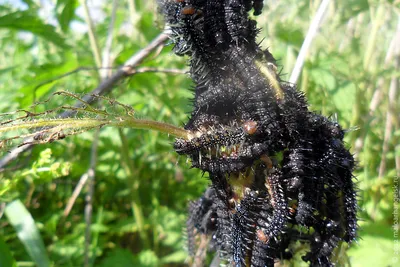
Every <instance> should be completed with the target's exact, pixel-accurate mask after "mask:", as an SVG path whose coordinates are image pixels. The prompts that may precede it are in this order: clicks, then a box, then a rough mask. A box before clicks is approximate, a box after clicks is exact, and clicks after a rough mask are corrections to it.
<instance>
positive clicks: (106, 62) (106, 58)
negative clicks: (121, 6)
mask: <svg viewBox="0 0 400 267" xmlns="http://www.w3.org/2000/svg"><path fill="white" fill-rule="evenodd" d="M117 9H118V0H114V1H113V6H112V11H111V21H110V25H109V27H108V33H107V39H106V44H105V47H104V49H103V60H102V64H101V66H102V67H103V68H106V69H103V70H100V77H101V79H102V80H104V79H106V78H107V77H108V76H110V73H109V70H108V69H107V68H109V67H111V48H112V41H113V35H114V24H115V17H116V14H117Z"/></svg>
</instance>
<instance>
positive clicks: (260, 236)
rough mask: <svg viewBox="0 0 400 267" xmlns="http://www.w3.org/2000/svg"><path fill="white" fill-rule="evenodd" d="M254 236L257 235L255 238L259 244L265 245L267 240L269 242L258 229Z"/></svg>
mask: <svg viewBox="0 0 400 267" xmlns="http://www.w3.org/2000/svg"><path fill="white" fill-rule="evenodd" d="M256 234H257V238H258V239H259V240H260V241H261V242H264V243H267V242H268V240H269V238H268V236H266V235H265V234H264V232H263V231H262V230H261V229H258V230H257V233H256Z"/></svg>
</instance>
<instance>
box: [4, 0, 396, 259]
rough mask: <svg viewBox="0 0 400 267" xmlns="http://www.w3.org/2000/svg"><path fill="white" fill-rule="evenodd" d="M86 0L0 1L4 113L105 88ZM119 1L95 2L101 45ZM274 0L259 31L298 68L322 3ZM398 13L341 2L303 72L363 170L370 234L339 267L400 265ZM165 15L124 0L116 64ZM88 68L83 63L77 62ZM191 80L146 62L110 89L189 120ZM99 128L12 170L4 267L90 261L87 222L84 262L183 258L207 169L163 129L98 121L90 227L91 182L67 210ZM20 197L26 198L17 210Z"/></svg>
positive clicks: (158, 61) (163, 56)
mask: <svg viewBox="0 0 400 267" xmlns="http://www.w3.org/2000/svg"><path fill="white" fill-rule="evenodd" d="M9 2H12V1H9ZM83 2H84V1H66V0H58V1H53V2H52V3H55V4H48V5H49V6H43V5H41V4H40V1H34V0H32V1H24V3H26V5H27V6H26V7H27V8H26V9H25V10H23V8H21V9H19V8H17V7H16V6H13V5H11V4H4V2H2V3H3V4H0V60H1V61H0V62H2V65H1V67H0V99H1V100H2V101H0V112H2V113H5V112H10V111H15V110H18V109H26V108H28V107H29V106H31V105H32V104H33V103H35V102H36V101H45V100H46V99H48V98H49V97H50V96H51V95H52V94H53V93H54V92H56V91H62V90H63V91H69V92H74V93H76V94H78V95H81V94H84V93H86V92H90V91H91V90H93V89H94V88H95V87H96V86H98V84H99V77H101V76H100V74H99V72H100V71H99V70H98V69H97V68H95V67H96V60H95V59H94V56H93V51H94V49H93V44H91V43H90V41H89V38H88V34H87V22H86V20H85V18H84V17H80V16H81V15H80V14H81V13H80V10H82V3H83ZM112 2H113V1H102V2H101V3H103V4H102V5H101V6H98V7H96V8H93V7H92V8H91V9H90V11H91V14H92V16H94V17H95V19H94V22H95V27H94V36H95V37H96V42H97V44H98V46H99V47H100V48H101V51H102V50H103V48H104V47H106V40H107V36H108V34H109V33H108V32H109V25H110V22H111V14H112ZM265 2H266V8H265V10H264V13H263V15H262V16H260V17H259V18H257V20H258V26H259V27H261V28H262V31H261V33H260V41H261V39H262V38H265V39H264V41H263V43H262V45H263V46H264V47H265V48H266V47H269V49H270V51H271V52H272V53H273V54H274V55H275V57H276V58H277V59H278V60H279V62H278V63H279V64H281V65H282V66H283V67H282V68H283V70H282V73H283V74H285V73H290V71H291V70H292V68H293V65H294V63H295V59H296V57H297V53H298V51H299V50H300V47H301V44H302V41H303V39H304V37H305V35H306V33H307V29H308V27H309V25H310V22H311V19H312V17H313V16H314V14H315V11H316V9H317V8H318V5H319V3H320V1H306V0H300V1H294V0H285V1H265ZM47 3H50V2H49V1H47ZM396 3H397V4H396ZM45 10H47V12H48V14H47V15H48V17H46V15H43V14H44V13H43V12H45ZM49 10H50V11H49ZM399 13H400V9H399V6H398V1H376V0H369V1H368V0H351V1H345V0H340V1H331V4H330V7H329V10H328V12H327V14H326V15H325V20H324V23H323V24H322V27H321V29H320V30H319V33H318V34H317V36H316V38H315V40H314V41H313V44H312V46H311V49H310V51H309V52H308V55H307V61H306V63H305V66H304V69H303V72H302V76H301V78H300V81H299V82H298V87H299V89H300V90H302V91H303V92H305V93H306V95H307V98H308V99H309V102H310V105H311V108H312V109H313V110H320V111H321V113H322V114H324V115H327V116H333V117H334V116H336V117H337V119H338V121H339V122H340V123H341V124H342V125H343V126H344V127H347V128H349V129H350V131H349V132H348V133H347V136H346V141H347V143H348V145H349V147H350V148H351V150H352V152H353V153H354V154H355V156H356V158H357V160H358V162H359V164H358V167H357V169H356V171H355V175H356V177H357V179H358V187H359V189H360V191H359V196H360V202H359V203H360V212H359V216H360V218H361V219H362V220H361V221H360V225H361V230H360V232H359V234H360V239H359V240H358V242H357V243H356V244H354V245H353V246H352V247H351V248H350V249H349V251H348V252H347V255H348V256H349V259H347V257H346V256H345V255H346V253H345V252H342V251H340V252H338V258H341V259H340V262H341V263H340V265H343V266H344V265H345V266H348V265H349V263H348V262H350V263H351V266H388V265H390V264H392V266H394V265H396V264H395V262H393V261H392V260H393V258H394V256H395V255H394V250H393V243H394V240H395V238H394V237H393V229H394V228H393V227H395V229H397V230H398V226H397V225H393V224H394V222H395V219H396V217H394V216H397V215H394V214H393V210H394V207H395V205H397V204H398V203H396V202H395V199H396V196H395V191H394V189H393V188H394V187H398V186H399V185H398V182H395V180H394V177H396V175H397V176H398V175H399V169H398V168H399V166H397V170H396V163H395V162H396V159H397V160H398V162H400V160H399V158H400V147H399V145H398V143H399V137H400V130H399V126H400V122H399V119H398V115H397V114H399V113H400V107H399V105H398V100H399V97H398V96H399V93H398V91H399V89H398V88H397V93H395V94H394V98H395V99H390V98H389V92H390V88H391V87H390V86H391V81H392V80H393V79H394V80H396V79H397V80H399V76H400V73H399V71H398V65H397V66H396V63H395V62H396V60H395V56H393V51H392V50H391V47H392V46H393V45H391V43H393V42H396V39H395V38H394V37H395V36H396V27H397V24H398V20H399ZM103 16H104V17H103ZM155 25H162V19H161V17H160V16H159V15H157V12H156V4H155V2H154V1H140V0H136V1H134V0H126V1H119V5H118V8H117V11H116V18H115V25H114V31H113V33H112V40H113V42H112V46H111V56H110V58H111V60H112V62H113V63H112V66H120V65H122V64H123V63H124V62H125V61H127V60H128V59H129V58H130V57H131V56H132V55H133V54H134V53H135V52H138V51H139V50H140V49H142V48H143V47H145V46H146V45H147V44H148V43H149V42H150V41H151V40H152V39H153V38H154V37H156V36H157V35H158V34H159V33H160V31H161V30H162V26H160V27H159V28H157V27H156V26H155ZM82 29H84V30H82ZM397 34H398V31H397ZM398 42H399V41H397V45H399V44H398ZM397 57H399V55H397ZM185 66H186V62H185V59H184V58H178V57H176V56H173V55H172V53H171V46H167V47H165V48H164V49H163V50H161V51H156V52H154V53H152V54H151V55H150V56H149V57H147V58H146V59H145V60H144V62H142V63H141V67H149V68H158V69H185ZM79 67H86V68H83V69H80V70H79V71H76V70H77V68H79ZM66 73H69V75H64V74H66ZM283 78H284V79H285V78H286V79H288V75H286V76H285V75H284V76H283ZM190 86H191V82H190V79H189V77H188V76H187V75H175V74H167V73H162V72H159V73H150V72H149V73H138V74H135V75H133V76H131V77H127V78H126V79H124V80H122V81H121V82H119V83H118V84H117V85H116V86H115V87H114V88H113V91H112V95H111V96H110V97H112V98H115V99H116V100H118V101H119V102H120V103H123V104H125V105H128V106H131V107H132V108H133V109H134V110H135V116H136V118H139V119H153V120H156V121H163V122H166V123H170V124H173V125H177V126H180V125H182V124H183V122H185V121H186V120H187V112H188V111H190V106H189V99H190V98H191V96H192V93H191V92H190ZM397 86H398V85H397ZM392 97H393V96H392ZM390 101H391V102H390ZM106 102H107V101H105V103H104V105H102V106H97V107H96V108H98V109H99V110H103V109H105V110H106V111H107V112H110V113H112V112H114V111H115V106H112V105H111V106H110V105H107V103H106ZM73 104H74V101H73V99H70V98H67V97H58V98H51V100H50V101H48V102H46V103H45V104H44V105H36V106H34V111H35V112H43V111H44V110H50V109H56V108H58V107H60V106H67V105H73ZM55 116H56V115H54V114H53V115H52V118H54V117H55ZM388 121H390V122H391V127H389V128H388V127H387V122H388ZM94 136H95V135H94V134H93V132H85V133H83V134H81V135H79V136H72V137H68V138H66V139H63V140H60V141H57V142H54V143H52V144H46V145H40V146H36V147H34V149H33V150H32V151H31V152H27V153H24V154H23V155H21V156H20V157H19V158H18V159H17V160H16V161H14V162H13V163H12V164H11V165H10V166H7V168H6V169H5V170H2V172H1V173H0V202H2V203H4V205H2V204H1V203H0V225H1V227H0V255H1V257H0V266H1V267H2V266H13V264H14V266H15V265H16V266H22V265H24V264H27V263H28V264H29V263H32V264H34V263H36V264H37V263H38V259H40V258H43V259H46V258H48V259H49V260H48V262H50V263H48V262H46V260H44V262H45V264H47V265H51V266H83V265H84V262H85V252H84V251H85V231H86V227H89V230H90V233H91V239H90V243H89V244H86V245H87V246H88V256H89V262H88V264H86V266H89V265H90V266H104V267H106V266H183V265H184V262H185V258H186V252H185V249H184V247H185V240H184V234H183V227H184V225H185V216H186V207H187V203H188V201H189V200H192V199H196V198H198V197H199V196H200V195H201V193H202V192H203V191H204V189H205V187H206V186H207V184H208V181H207V179H206V178H204V177H202V174H201V173H199V172H198V171H197V170H194V169H189V168H188V164H186V162H185V161H186V159H184V158H179V156H178V155H177V154H176V153H174V152H173V149H172V145H171V143H172V142H173V139H172V138H171V137H168V136H167V135H165V134H161V133H158V132H149V131H144V130H134V129H122V130H118V129H113V128H104V129H101V131H100V134H99V143H98V147H97V155H98V158H97V164H96V168H95V183H94V195H93V211H92V214H93V216H92V220H91V223H90V225H87V222H86V219H85V216H84V211H85V207H87V206H86V201H85V194H88V192H89V189H88V186H87V185H86V186H84V187H83V190H82V192H81V194H80V195H79V196H78V198H77V199H76V201H75V202H74V205H73V206H72V209H71V211H70V212H69V214H68V216H65V214H66V213H64V209H65V207H66V206H67V204H68V202H69V201H70V198H71V196H72V194H73V191H74V189H75V188H76V186H77V185H78V184H79V181H80V179H81V176H82V175H83V174H85V173H86V172H87V170H88V168H89V166H90V161H91V157H92V153H91V150H92V144H93V142H94V140H95V137H94ZM5 155H7V153H4V154H3V156H5ZM13 201H14V202H13ZM15 201H17V202H15ZM18 201H20V202H18ZM15 203H19V204H18V206H17V208H18V209H17V208H13V209H12V210H11V208H10V206H11V207H13V205H15ZM5 204H7V205H5ZM4 207H7V208H6V210H7V212H6V213H7V216H4V215H3V214H4ZM18 212H21V213H23V215H24V216H25V217H22V215H21V217H20V215H18V216H17V217H18V218H19V220H20V221H21V223H31V225H36V228H35V227H32V228H31V229H32V231H35V230H34V229H37V232H36V233H35V238H34V239H32V240H31V241H32V242H33V241H35V240H36V241H37V242H39V243H40V242H41V241H39V240H43V243H44V246H42V247H41V245H39V246H38V248H41V249H42V250H41V251H39V252H38V251H32V250H31V248H30V247H31V246H29V245H26V244H27V243H26V240H24V237H23V236H21V233H20V232H19V230H18V229H20V228H17V229H16V228H14V227H13V226H15V220H14V219H13V218H15V217H12V216H13V214H14V216H16V214H18ZM10 216H11V217H10ZM23 218H27V219H26V220H25V219H23ZM29 218H30V219H29ZM32 220H34V222H33V221H32ZM39 233H40V235H39ZM343 250H344V249H343ZM3 255H4V256H3ZM342 255H343V256H342ZM14 259H15V260H14ZM38 266H40V265H38Z"/></svg>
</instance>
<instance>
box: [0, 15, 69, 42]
mask: <svg viewBox="0 0 400 267" xmlns="http://www.w3.org/2000/svg"><path fill="white" fill-rule="evenodd" d="M0 28H8V29H13V30H18V31H28V32H31V33H33V34H34V35H37V36H40V37H42V38H43V39H46V40H47V41H49V42H52V43H53V44H55V45H57V46H59V47H61V48H68V45H67V44H66V43H65V39H64V38H63V37H62V36H61V35H60V34H58V33H57V32H56V28H55V27H54V26H52V25H49V24H46V23H45V22H43V21H42V20H41V19H40V18H39V17H38V16H36V15H33V14H32V12H31V11H29V10H27V11H16V12H12V13H9V14H7V15H4V16H1V17H0Z"/></svg>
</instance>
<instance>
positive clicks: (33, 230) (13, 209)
mask: <svg viewBox="0 0 400 267" xmlns="http://www.w3.org/2000/svg"><path fill="white" fill-rule="evenodd" d="M5 214H6V216H7V218H8V221H9V222H10V224H11V225H12V226H13V227H14V229H15V231H16V232H17V235H18V238H19V239H20V240H21V242H22V243H23V244H24V246H25V249H26V251H27V252H28V254H29V255H30V257H31V258H32V261H34V262H35V263H36V265H37V266H38V267H48V266H50V260H49V258H48V257H47V251H46V248H45V246H44V243H43V240H42V238H41V236H40V233H39V230H38V228H37V227H36V225H35V221H34V220H33V218H32V216H31V214H30V213H29V211H28V210H27V209H26V208H25V206H24V204H22V202H21V201H20V200H19V199H17V200H14V201H13V202H10V203H8V204H7V206H6V209H5Z"/></svg>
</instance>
